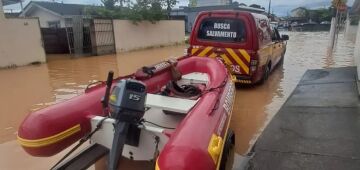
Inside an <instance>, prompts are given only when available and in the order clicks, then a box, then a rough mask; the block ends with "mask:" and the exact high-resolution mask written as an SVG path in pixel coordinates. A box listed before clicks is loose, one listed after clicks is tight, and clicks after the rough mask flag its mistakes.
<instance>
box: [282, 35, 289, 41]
mask: <svg viewBox="0 0 360 170" xmlns="http://www.w3.org/2000/svg"><path fill="white" fill-rule="evenodd" d="M281 39H282V40H285V41H287V40H289V36H288V35H282V36H281Z"/></svg>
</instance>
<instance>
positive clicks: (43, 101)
mask: <svg viewBox="0 0 360 170" xmlns="http://www.w3.org/2000/svg"><path fill="white" fill-rule="evenodd" d="M286 34H288V35H289V36H290V40H289V42H288V47H287V53H286V55H285V61H284V65H283V66H282V67H279V68H277V69H276V70H275V71H274V72H273V73H272V74H271V76H270V78H269V80H268V81H267V82H266V83H265V84H264V85H261V86H256V87H254V88H243V89H239V90H238V91H237V95H236V103H235V107H234V111H233V119H232V120H231V127H232V128H233V129H234V131H235V133H236V146H235V151H236V153H237V154H245V153H246V152H247V151H248V150H249V148H250V147H251V146H252V144H253V143H254V141H255V140H256V138H257V137H258V136H259V134H261V132H262V130H263V129H264V127H265V126H266V124H267V123H268V122H269V121H270V120H271V118H272V117H273V116H274V114H276V112H277V111H278V110H279V108H280V107H281V105H282V104H283V103H284V102H285V100H286V98H287V97H288V96H289V95H290V93H291V91H292V90H293V89H294V88H295V86H296V84H297V83H298V81H299V80H300V78H301V76H302V75H303V73H305V71H306V70H307V69H318V68H328V67H342V66H352V65H353V63H354V59H353V46H354V44H353V42H352V41H347V40H345V39H344V36H343V35H342V34H341V35H339V39H338V41H337V44H336V48H335V49H334V51H333V53H332V55H329V53H328V52H327V45H328V41H329V33H327V32H311V33H308V32H287V33H286ZM184 49H185V46H173V47H166V48H160V49H148V50H142V51H137V52H129V53H123V54H118V55H107V56H101V57H85V58H71V56H69V55H65V56H64V55H52V56H49V57H48V63H47V64H42V65H40V66H27V67H20V68H17V69H10V70H0V79H1V83H0V89H1V90H0V92H1V93H0V94H1V95H0V101H1V102H0V166H1V167H0V169H48V168H49V167H51V165H53V164H54V163H55V161H57V160H58V159H59V158H60V157H61V155H62V154H58V155H56V156H55V157H51V158H35V157H31V156H29V155H27V154H26V153H25V152H24V151H23V150H22V149H21V148H20V147H19V145H17V143H16V141H15V139H16V131H17V128H18V126H19V124H20V123H21V121H22V120H23V119H24V117H25V116H26V115H27V113H28V112H29V111H32V110H37V109H40V108H43V107H46V106H48V105H52V104H54V103H57V102H61V101H64V100H67V99H69V98H71V97H73V96H76V95H79V94H81V93H83V89H84V88H85V87H86V85H87V84H89V83H90V82H93V81H97V80H105V79H106V75H107V72H108V71H109V70H113V71H114V72H115V76H118V75H125V74H129V73H132V72H134V71H135V70H136V69H137V68H139V67H141V66H143V65H149V64H152V63H155V62H158V61H159V60H163V59H166V58H169V57H171V56H180V55H182V54H183V52H184ZM235 159H236V157H235ZM16 160H21V161H22V163H21V164H18V163H17V161H16ZM235 162H236V160H235Z"/></svg>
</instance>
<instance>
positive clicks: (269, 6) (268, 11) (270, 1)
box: [268, 0, 271, 16]
mask: <svg viewBox="0 0 360 170" xmlns="http://www.w3.org/2000/svg"><path fill="white" fill-rule="evenodd" d="M270 10H271V0H270V1H269V10H268V16H270Z"/></svg>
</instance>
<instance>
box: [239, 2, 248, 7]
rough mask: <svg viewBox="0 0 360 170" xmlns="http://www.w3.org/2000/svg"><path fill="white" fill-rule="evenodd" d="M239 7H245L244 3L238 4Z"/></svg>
mask: <svg viewBox="0 0 360 170" xmlns="http://www.w3.org/2000/svg"><path fill="white" fill-rule="evenodd" d="M239 6H247V5H246V4H244V3H240V4H239Z"/></svg>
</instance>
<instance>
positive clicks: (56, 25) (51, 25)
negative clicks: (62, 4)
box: [48, 21, 60, 28]
mask: <svg viewBox="0 0 360 170" xmlns="http://www.w3.org/2000/svg"><path fill="white" fill-rule="evenodd" d="M48 25H49V28H60V21H49V22H48Z"/></svg>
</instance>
